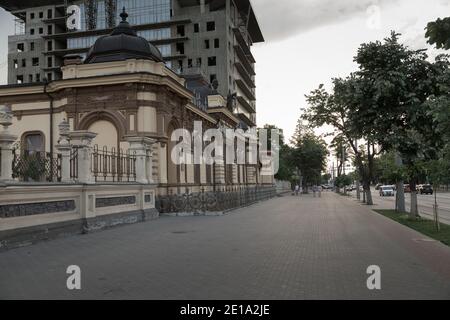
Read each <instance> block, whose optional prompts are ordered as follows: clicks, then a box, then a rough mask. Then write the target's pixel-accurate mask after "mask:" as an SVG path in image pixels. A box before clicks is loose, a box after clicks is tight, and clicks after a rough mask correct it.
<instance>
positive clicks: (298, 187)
mask: <svg viewBox="0 0 450 320" xmlns="http://www.w3.org/2000/svg"><path fill="white" fill-rule="evenodd" d="M299 191H300V186H299V185H298V184H297V185H296V186H295V195H296V196H298V192H299Z"/></svg>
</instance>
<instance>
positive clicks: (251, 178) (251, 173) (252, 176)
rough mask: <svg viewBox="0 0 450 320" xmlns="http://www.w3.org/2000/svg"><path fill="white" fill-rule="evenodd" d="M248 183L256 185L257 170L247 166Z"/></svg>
mask: <svg viewBox="0 0 450 320" xmlns="http://www.w3.org/2000/svg"><path fill="white" fill-rule="evenodd" d="M246 170H247V183H249V184H256V168H255V167H254V166H247V167H246Z"/></svg>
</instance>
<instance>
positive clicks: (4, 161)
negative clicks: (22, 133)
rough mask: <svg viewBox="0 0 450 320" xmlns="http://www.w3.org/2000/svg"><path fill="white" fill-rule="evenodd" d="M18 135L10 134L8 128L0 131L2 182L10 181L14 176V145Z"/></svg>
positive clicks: (0, 176)
mask: <svg viewBox="0 0 450 320" xmlns="http://www.w3.org/2000/svg"><path fill="white" fill-rule="evenodd" d="M16 139H17V136H15V135H12V134H10V133H9V132H8V131H7V130H4V131H3V132H0V152H1V157H0V159H1V171H0V182H10V181H12V180H13V177H12V173H13V172H12V169H13V168H12V162H13V153H12V150H13V148H12V145H13V143H14V141H16Z"/></svg>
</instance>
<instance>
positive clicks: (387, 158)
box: [374, 152, 407, 184]
mask: <svg viewBox="0 0 450 320" xmlns="http://www.w3.org/2000/svg"><path fill="white" fill-rule="evenodd" d="M374 171H375V173H374V175H375V178H376V180H377V181H379V182H382V183H384V184H394V183H396V182H398V181H404V180H405V179H407V174H406V170H405V167H403V166H399V165H397V164H396V163H395V152H388V153H384V154H382V155H381V156H380V157H379V158H376V159H375V169H374Z"/></svg>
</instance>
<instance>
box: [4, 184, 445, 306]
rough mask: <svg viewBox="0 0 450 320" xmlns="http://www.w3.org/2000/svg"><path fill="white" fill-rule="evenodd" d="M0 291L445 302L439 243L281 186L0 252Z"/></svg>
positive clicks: (340, 202) (348, 202)
mask: <svg viewBox="0 0 450 320" xmlns="http://www.w3.org/2000/svg"><path fill="white" fill-rule="evenodd" d="M73 264H75V265H79V266H80V267H81V273H82V284H81V285H82V289H81V290H79V291H69V290H67V289H66V279H67V275H66V273H65V272H66V268H67V266H69V265H73ZM369 265H378V266H380V267H381V286H382V289H381V290H380V291H369V290H368V289H367V287H366V279H367V277H368V275H367V274H366V268H367V267H368V266H369ZM0 298H2V299H5V298H41V299H42V298H43V299H47V298H62V299H67V298H88V299H89V298H96V299H108V298H112V299H122V298H123V299H129V298H142V299H339V298H341V299H371V298H382V299H414V298H423V299H429V298H430V299H431V298H438V299H439V298H440V299H450V248H448V247H446V246H444V245H443V244H440V243H438V242H433V241H429V239H427V238H426V237H425V236H423V235H421V234H419V233H417V232H415V231H413V230H411V229H408V228H407V227H404V226H402V225H400V224H397V223H396V222H394V221H391V220H390V219H387V218H385V217H383V216H381V215H378V214H376V213H374V212H372V211H371V210H370V209H369V208H368V207H365V206H362V205H360V204H358V203H356V202H355V200H352V199H349V198H345V197H342V196H338V195H335V194H333V193H329V192H323V194H322V198H313V197H312V196H301V197H294V196H290V195H286V196H284V197H281V198H276V199H273V200H270V201H266V202H262V203H259V204H256V205H253V206H251V207H247V208H243V209H239V210H236V211H233V212H231V213H230V214H228V215H225V216H218V217H175V218H171V217H164V218H161V219H159V220H156V221H150V222H145V223H139V224H135V225H129V226H124V227H119V228H116V229H112V230H107V231H102V232H99V233H94V234H88V235H80V236H72V237H68V238H64V239H58V240H53V241H48V242H42V243H39V244H36V245H33V246H29V247H24V248H19V249H14V250H11V251H7V252H3V253H0Z"/></svg>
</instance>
